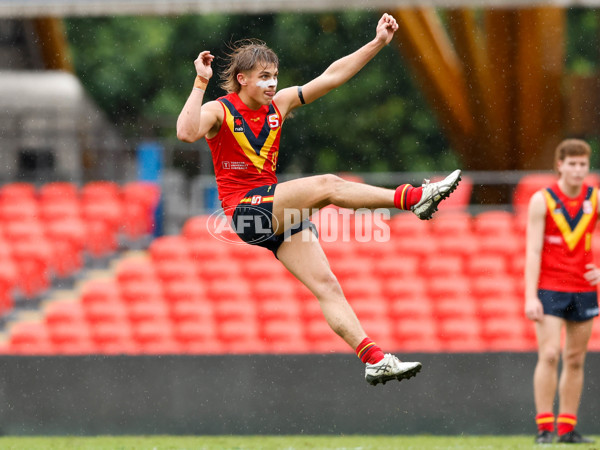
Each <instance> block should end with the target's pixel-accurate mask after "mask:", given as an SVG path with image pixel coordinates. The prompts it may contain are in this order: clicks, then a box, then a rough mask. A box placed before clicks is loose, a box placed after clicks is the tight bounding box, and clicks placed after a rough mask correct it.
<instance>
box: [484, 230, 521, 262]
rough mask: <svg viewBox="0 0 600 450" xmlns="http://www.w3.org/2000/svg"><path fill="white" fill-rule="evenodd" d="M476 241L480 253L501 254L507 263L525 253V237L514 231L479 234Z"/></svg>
mask: <svg viewBox="0 0 600 450" xmlns="http://www.w3.org/2000/svg"><path fill="white" fill-rule="evenodd" d="M477 243H478V245H479V252H480V254H482V255H486V254H494V255H502V256H504V257H505V258H507V260H508V261H509V263H510V262H511V261H512V260H513V259H515V258H517V257H520V256H523V255H524V254H525V237H524V236H521V235H518V234H515V233H512V234H501V235H500V234H498V235H486V236H479V237H477Z"/></svg>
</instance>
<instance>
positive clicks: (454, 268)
mask: <svg viewBox="0 0 600 450" xmlns="http://www.w3.org/2000/svg"><path fill="white" fill-rule="evenodd" d="M463 273H464V262H463V258H462V257H461V256H459V255H452V254H442V253H438V254H432V255H430V256H429V257H428V258H425V259H424V260H423V262H422V264H421V274H422V276H424V277H425V278H431V279H435V278H439V277H448V276H450V277H454V276H460V275H462V274H463Z"/></svg>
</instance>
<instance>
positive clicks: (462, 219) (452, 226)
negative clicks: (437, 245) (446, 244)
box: [431, 194, 473, 237]
mask: <svg viewBox="0 0 600 450" xmlns="http://www.w3.org/2000/svg"><path fill="white" fill-rule="evenodd" d="M452 196H454V194H453V195H452ZM452 196H451V197H449V198H448V199H450V198H452ZM447 201H448V200H444V202H442V204H443V203H445V202H447ZM431 231H432V235H434V236H436V237H440V236H450V237H452V236H462V235H465V234H471V233H472V231H473V219H472V217H471V214H469V213H468V212H466V211H458V210H454V209H453V210H450V211H438V212H437V213H436V215H435V217H434V220H432V221H431Z"/></svg>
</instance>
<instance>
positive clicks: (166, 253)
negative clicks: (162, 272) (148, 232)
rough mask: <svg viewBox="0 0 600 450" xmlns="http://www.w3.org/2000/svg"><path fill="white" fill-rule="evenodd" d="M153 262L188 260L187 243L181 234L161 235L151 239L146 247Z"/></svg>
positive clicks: (189, 258)
mask: <svg viewBox="0 0 600 450" xmlns="http://www.w3.org/2000/svg"><path fill="white" fill-rule="evenodd" d="M148 251H149V253H150V257H151V259H152V261H154V262H161V261H190V260H191V257H192V255H191V253H190V249H189V243H188V241H187V239H186V238H184V237H183V236H161V237H158V238H156V239H154V240H153V241H152V243H151V244H150V247H149V248H148Z"/></svg>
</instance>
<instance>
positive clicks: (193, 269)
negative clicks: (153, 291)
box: [154, 260, 199, 287]
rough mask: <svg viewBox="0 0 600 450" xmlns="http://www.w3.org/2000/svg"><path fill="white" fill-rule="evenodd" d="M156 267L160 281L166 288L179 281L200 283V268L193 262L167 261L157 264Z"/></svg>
mask: <svg viewBox="0 0 600 450" xmlns="http://www.w3.org/2000/svg"><path fill="white" fill-rule="evenodd" d="M154 267H155V268H156V275H157V277H158V279H159V280H160V281H161V282H162V283H163V285H164V286H165V287H166V286H167V285H168V284H171V283H174V282H178V281H190V282H199V277H198V268H197V266H196V264H194V263H193V262H191V261H171V260H165V261H161V262H156V263H155V264H154Z"/></svg>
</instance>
